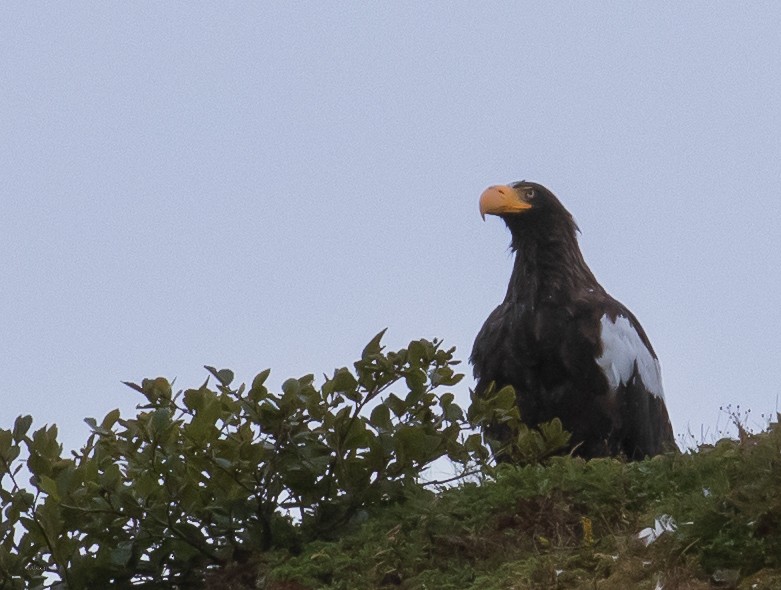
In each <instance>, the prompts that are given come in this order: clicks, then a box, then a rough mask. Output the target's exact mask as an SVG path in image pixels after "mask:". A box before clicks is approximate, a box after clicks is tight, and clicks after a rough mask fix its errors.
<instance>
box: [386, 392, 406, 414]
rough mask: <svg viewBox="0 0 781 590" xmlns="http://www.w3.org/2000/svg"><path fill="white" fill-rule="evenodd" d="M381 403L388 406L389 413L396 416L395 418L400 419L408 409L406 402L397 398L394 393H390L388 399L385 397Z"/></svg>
mask: <svg viewBox="0 0 781 590" xmlns="http://www.w3.org/2000/svg"><path fill="white" fill-rule="evenodd" d="M382 403H383V404H385V405H386V406H388V407H389V408H390V409H391V411H392V412H393V413H394V414H396V417H397V418H401V417H402V416H403V415H404V414H406V413H407V410H408V409H409V406H408V405H407V402H405V401H404V400H403V399H401V398H399V397H398V396H397V395H396V394H394V393H391V394H390V395H389V396H388V397H386V398H385V399H384V400H383V402H382Z"/></svg>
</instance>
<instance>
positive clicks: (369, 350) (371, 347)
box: [361, 328, 388, 360]
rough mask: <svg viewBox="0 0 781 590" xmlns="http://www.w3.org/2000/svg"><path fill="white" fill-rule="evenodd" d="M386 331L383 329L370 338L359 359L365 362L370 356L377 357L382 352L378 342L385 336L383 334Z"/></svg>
mask: <svg viewBox="0 0 781 590" xmlns="http://www.w3.org/2000/svg"><path fill="white" fill-rule="evenodd" d="M387 331H388V328H384V329H383V330H381V331H380V332H379V333H378V334H377V335H376V336H375V337H374V338H372V339H371V340H370V341H369V343H368V344H367V345H366V346H365V347H364V349H363V352H362V353H361V358H362V359H363V360H367V359H369V358H371V357H372V356H375V355H378V354H380V353H381V352H382V346H380V341H381V340H382V337H383V336H384V335H385V332H387Z"/></svg>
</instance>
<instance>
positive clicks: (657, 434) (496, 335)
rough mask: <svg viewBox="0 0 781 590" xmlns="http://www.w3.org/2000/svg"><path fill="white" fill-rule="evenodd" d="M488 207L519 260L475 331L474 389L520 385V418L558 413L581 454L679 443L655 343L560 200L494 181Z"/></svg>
mask: <svg viewBox="0 0 781 590" xmlns="http://www.w3.org/2000/svg"><path fill="white" fill-rule="evenodd" d="M480 214H481V216H482V217H483V219H485V216H486V215H496V216H499V217H500V218H501V219H502V220H503V221H504V222H505V224H507V227H508V228H509V230H510V233H511V235H512V242H511V250H512V251H513V252H514V253H515V260H514V263H513V270H512V275H511V276H510V284H509V285H508V287H507V294H506V295H505V298H504V301H503V302H502V303H501V304H500V305H499V307H497V308H496V309H495V310H494V311H493V312H492V313H491V315H490V316H488V319H487V320H486V321H485V323H484V324H483V327H482V328H481V330H480V332H479V333H478V335H477V338H476V339H475V343H474V348H473V350H472V354H471V356H470V362H471V363H472V365H473V369H474V377H475V380H476V386H475V394H476V395H477V396H485V394H486V392H487V391H489V388H490V387H491V386H493V387H495V388H496V389H499V388H502V387H504V386H507V385H510V386H512V387H513V389H514V390H515V395H516V401H517V404H518V407H519V410H520V416H521V421H522V422H523V423H524V424H526V425H527V426H529V427H534V426H536V425H538V424H540V423H543V422H547V421H550V420H552V419H554V418H559V419H560V420H561V422H562V425H563V427H564V429H565V430H567V431H569V432H570V433H571V435H572V437H571V439H570V443H569V444H570V449H569V451H570V452H571V453H572V454H574V455H577V456H581V457H585V458H593V457H606V456H623V457H626V458H627V459H629V460H640V459H642V458H644V457H646V456H654V455H658V454H660V453H663V452H665V451H668V450H670V451H671V450H674V449H675V448H677V447H676V445H675V439H674V436H673V430H672V426H671V425H670V418H669V416H668V413H667V408H666V406H665V400H664V392H663V390H662V376H661V369H660V365H659V359H658V358H657V356H656V353H655V352H654V349H653V347H652V346H651V342H650V341H649V340H648V336H647V335H646V333H645V331H644V330H643V328H642V326H641V325H640V322H638V321H637V318H636V317H635V316H634V314H632V312H631V311H629V310H628V309H627V308H626V307H625V306H624V305H622V304H621V303H620V302H619V301H617V300H616V299H614V298H613V297H611V296H610V295H609V294H608V293H607V292H606V291H605V289H604V288H603V287H602V286H601V285H600V284H599V283H598V282H597V279H596V278H595V277H594V274H593V273H592V272H591V270H590V269H589V267H588V265H587V264H586V262H585V260H584V259H583V254H582V253H581V251H580V247H579V246H578V241H577V233H578V232H579V229H578V226H577V225H576V224H575V220H574V219H573V218H572V215H571V214H570V213H569V211H567V209H566V208H565V207H564V205H562V204H561V202H560V201H559V199H558V198H556V196H555V195H554V194H553V193H552V192H551V191H550V190H548V189H547V188H545V187H544V186H542V185H540V184H537V183H535V182H526V181H520V182H515V183H512V184H510V185H497V186H491V187H489V188H487V189H486V190H485V191H484V192H483V194H482V195H481V196H480ZM486 435H487V436H488V437H489V438H493V439H494V440H497V441H499V442H505V443H506V442H507V441H508V440H509V438H510V436H511V433H510V432H509V431H508V429H507V427H506V426H504V425H499V424H493V425H489V426H487V427H486ZM499 458H500V459H501V458H502V457H501V455H500V457H499Z"/></svg>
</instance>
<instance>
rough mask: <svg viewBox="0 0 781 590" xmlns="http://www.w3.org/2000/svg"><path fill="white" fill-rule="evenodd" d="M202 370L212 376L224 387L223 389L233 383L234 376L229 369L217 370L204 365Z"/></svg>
mask: <svg viewBox="0 0 781 590" xmlns="http://www.w3.org/2000/svg"><path fill="white" fill-rule="evenodd" d="M203 368H204V369H206V370H207V371H209V373H211V374H212V375H214V376H215V377H216V379H217V381H219V382H220V384H221V385H224V386H225V387H227V386H228V385H230V384H231V383H232V382H233V377H234V375H233V371H231V370H230V369H220V370H217V369H215V368H214V367H210V366H208V365H204V367H203Z"/></svg>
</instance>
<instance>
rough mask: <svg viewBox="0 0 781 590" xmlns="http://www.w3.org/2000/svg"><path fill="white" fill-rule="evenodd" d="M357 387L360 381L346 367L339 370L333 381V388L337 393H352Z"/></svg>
mask: <svg viewBox="0 0 781 590" xmlns="http://www.w3.org/2000/svg"><path fill="white" fill-rule="evenodd" d="M356 387H358V381H357V380H356V378H355V377H354V376H353V374H352V373H351V372H350V371H349V369H347V368H346V367H342V368H341V369H339V370H337V371H336V372H335V373H334V376H333V378H332V379H331V388H332V390H333V391H336V392H340V393H345V392H350V391H354V390H355V388H356Z"/></svg>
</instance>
